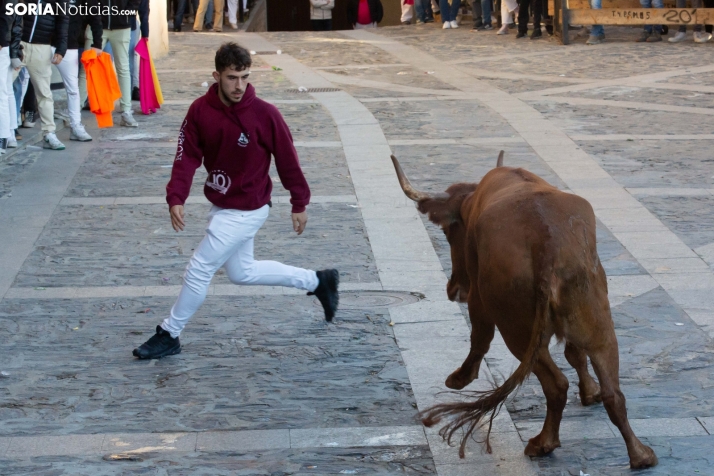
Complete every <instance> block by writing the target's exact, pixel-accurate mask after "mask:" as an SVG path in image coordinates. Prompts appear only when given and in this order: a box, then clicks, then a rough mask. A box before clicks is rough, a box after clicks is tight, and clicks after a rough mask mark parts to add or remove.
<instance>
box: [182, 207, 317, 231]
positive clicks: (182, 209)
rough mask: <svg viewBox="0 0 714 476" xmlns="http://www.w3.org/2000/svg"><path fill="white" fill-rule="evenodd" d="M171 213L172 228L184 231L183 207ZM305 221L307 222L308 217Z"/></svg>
mask: <svg viewBox="0 0 714 476" xmlns="http://www.w3.org/2000/svg"><path fill="white" fill-rule="evenodd" d="M169 213H170V214H171V226H173V227H174V230H176V231H183V228H184V227H185V226H186V224H185V223H184V222H183V205H174V206H173V207H171V209H170V210H169ZM305 220H307V217H306V218H305ZM303 227H304V226H303Z"/></svg>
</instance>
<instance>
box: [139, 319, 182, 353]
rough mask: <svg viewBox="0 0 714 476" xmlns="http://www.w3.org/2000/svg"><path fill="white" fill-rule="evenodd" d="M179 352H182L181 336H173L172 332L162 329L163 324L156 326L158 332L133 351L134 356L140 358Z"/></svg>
mask: <svg viewBox="0 0 714 476" xmlns="http://www.w3.org/2000/svg"><path fill="white" fill-rule="evenodd" d="M179 353H181V342H179V338H178V337H176V338H173V337H171V334H170V333H169V332H168V331H165V330H164V329H162V328H161V326H156V334H154V335H153V336H152V337H151V338H150V339H149V340H147V341H146V342H144V343H143V344H141V345H140V346H139V347H137V348H136V349H134V352H132V354H134V357H139V358H140V359H160V358H161V357H166V356H167V355H174V354H179Z"/></svg>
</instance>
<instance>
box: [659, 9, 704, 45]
mask: <svg viewBox="0 0 714 476" xmlns="http://www.w3.org/2000/svg"><path fill="white" fill-rule="evenodd" d="M691 1H692V8H704V2H702V0H691ZM677 8H687V0H677ZM686 37H687V27H686V25H681V26H680V27H679V31H678V32H677V34H676V35H674V36H673V37H672V38H670V39H669V42H670V43H679V42H680V41H684V39H685V38H686ZM711 39H712V35H711V33H707V32H703V31H702V25H694V42H695V43H706V42H707V41H709V40H711Z"/></svg>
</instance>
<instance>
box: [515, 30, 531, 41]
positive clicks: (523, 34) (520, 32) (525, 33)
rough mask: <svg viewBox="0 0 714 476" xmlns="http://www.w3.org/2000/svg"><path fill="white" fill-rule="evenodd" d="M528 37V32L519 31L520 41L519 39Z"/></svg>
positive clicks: (517, 36)
mask: <svg viewBox="0 0 714 476" xmlns="http://www.w3.org/2000/svg"><path fill="white" fill-rule="evenodd" d="M526 36H528V32H527V31H519V32H518V34H517V35H516V39H518V38H525V37H526Z"/></svg>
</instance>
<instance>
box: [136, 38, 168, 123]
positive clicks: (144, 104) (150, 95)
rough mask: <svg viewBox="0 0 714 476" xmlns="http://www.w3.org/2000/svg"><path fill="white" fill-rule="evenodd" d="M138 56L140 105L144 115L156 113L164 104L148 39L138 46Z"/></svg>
mask: <svg viewBox="0 0 714 476" xmlns="http://www.w3.org/2000/svg"><path fill="white" fill-rule="evenodd" d="M134 51H136V54H138V55H139V104H141V112H142V113H144V114H152V113H155V112H156V110H157V109H159V108H160V107H161V103H163V102H164V101H163V96H162V94H161V86H160V85H159V78H158V77H157V76H156V70H155V69H154V62H153V61H152V60H151V55H150V54H149V42H148V40H147V38H141V39H140V40H139V41H138V43H137V44H136V48H135V50H134Z"/></svg>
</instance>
